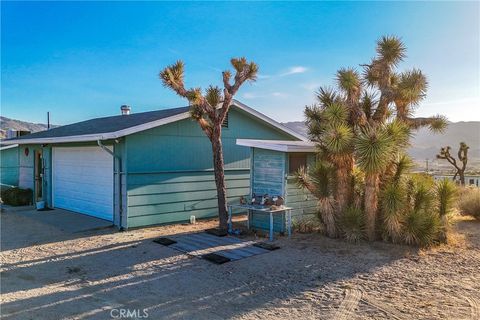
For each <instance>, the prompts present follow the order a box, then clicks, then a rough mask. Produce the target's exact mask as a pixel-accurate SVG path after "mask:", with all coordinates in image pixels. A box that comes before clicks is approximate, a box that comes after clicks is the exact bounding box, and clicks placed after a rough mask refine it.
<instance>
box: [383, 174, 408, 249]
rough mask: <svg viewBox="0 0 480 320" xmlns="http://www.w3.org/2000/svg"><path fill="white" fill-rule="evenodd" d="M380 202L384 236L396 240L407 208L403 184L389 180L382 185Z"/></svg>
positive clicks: (398, 237)
mask: <svg viewBox="0 0 480 320" xmlns="http://www.w3.org/2000/svg"><path fill="white" fill-rule="evenodd" d="M380 203H381V205H380V206H381V209H382V222H383V231H384V238H386V239H391V240H392V242H398V241H399V239H400V235H401V231H402V222H403V213H404V212H405V210H408V207H407V205H406V204H407V203H406V190H405V186H404V184H401V183H400V182H391V183H389V184H387V185H386V186H384V188H383V190H382V192H381V195H380Z"/></svg>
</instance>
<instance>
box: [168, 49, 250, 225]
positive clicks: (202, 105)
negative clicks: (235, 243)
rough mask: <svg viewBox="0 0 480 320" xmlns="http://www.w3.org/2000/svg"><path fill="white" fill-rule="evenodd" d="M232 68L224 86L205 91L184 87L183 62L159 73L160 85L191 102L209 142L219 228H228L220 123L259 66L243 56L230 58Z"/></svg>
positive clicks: (193, 112) (226, 74) (193, 116)
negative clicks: (242, 87) (243, 85)
mask: <svg viewBox="0 0 480 320" xmlns="http://www.w3.org/2000/svg"><path fill="white" fill-rule="evenodd" d="M230 62H231V64H232V66H233V68H234V69H235V75H234V77H233V83H232V73H231V72H230V71H224V72H222V80H223V89H221V88H220V87H218V86H209V87H208V88H207V89H206V90H205V92H202V90H201V89H200V88H190V89H186V88H185V83H184V63H183V62H182V61H177V62H176V63H174V64H172V65H170V66H167V67H166V68H165V69H163V70H162V71H161V72H160V75H159V76H160V79H161V80H162V82H163V85H164V86H166V87H167V88H170V89H172V90H173V91H174V92H175V93H176V94H178V95H179V96H180V97H183V98H186V99H187V100H188V102H189V104H190V115H191V117H192V118H193V119H194V120H195V121H197V123H198V124H199V125H200V128H202V130H203V132H204V133H205V135H206V136H207V137H208V139H209V140H210V142H211V144H212V152H213V170H214V174H215V184H216V187H217V197H218V217H219V227H220V229H221V230H227V224H228V214H227V190H226V186H225V172H224V160H223V147H222V123H223V122H224V121H225V117H226V116H227V113H228V110H229V109H230V105H231V103H232V100H233V97H234V96H235V94H236V93H237V91H238V90H239V89H240V87H241V86H242V84H243V83H244V82H245V81H255V80H256V78H257V72H258V66H257V65H256V64H255V63H254V62H248V61H247V59H245V58H232V59H231V61H230Z"/></svg>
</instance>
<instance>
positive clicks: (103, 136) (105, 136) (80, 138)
mask: <svg viewBox="0 0 480 320" xmlns="http://www.w3.org/2000/svg"><path fill="white" fill-rule="evenodd" d="M232 106H234V107H237V108H239V109H240V110H243V111H245V112H246V113H248V114H250V115H252V116H254V117H257V118H259V119H260V120H262V121H264V122H267V123H268V124H270V125H271V126H273V127H275V128H277V129H279V130H281V131H283V132H285V133H287V134H288V135H290V136H292V137H294V138H297V139H299V140H301V141H308V138H306V137H304V136H303V135H301V134H299V133H298V132H296V131H293V130H291V129H289V128H287V127H286V126H284V125H282V124H281V123H279V122H277V121H275V120H273V119H271V118H269V117H267V116H266V115H264V114H262V113H260V112H258V111H256V110H254V109H252V108H250V107H248V106H247V105H245V104H243V103H241V102H239V101H237V100H233V102H232ZM189 117H190V112H188V111H187V112H184V113H180V114H177V115H174V116H171V117H167V118H163V119H159V120H155V121H151V122H146V123H143V124H140V125H137V126H134V127H130V128H126V129H122V130H118V131H114V132H106V133H98V134H85V135H76V136H65V137H51V138H32V139H11V140H4V141H2V143H3V144H13V143H15V144H44V143H65V142H87V141H97V140H110V139H117V138H120V137H124V136H127V135H130V134H133V133H137V132H140V131H144V130H148V129H152V128H155V127H159V126H163V125H165V124H169V123H172V122H176V121H180V120H184V119H188V118H189Z"/></svg>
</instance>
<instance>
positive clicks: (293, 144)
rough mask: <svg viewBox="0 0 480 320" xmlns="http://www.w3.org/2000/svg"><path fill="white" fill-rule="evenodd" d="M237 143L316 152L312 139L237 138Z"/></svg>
mask: <svg viewBox="0 0 480 320" xmlns="http://www.w3.org/2000/svg"><path fill="white" fill-rule="evenodd" d="M237 145H239V146H245V147H251V148H260V149H266V150H274V151H280V152H309V153H310V152H316V147H315V143H314V142H312V141H284V140H254V139H237Z"/></svg>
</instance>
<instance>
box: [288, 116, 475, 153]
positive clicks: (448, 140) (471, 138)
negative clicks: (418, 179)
mask: <svg viewBox="0 0 480 320" xmlns="http://www.w3.org/2000/svg"><path fill="white" fill-rule="evenodd" d="M284 125H286V126H287V127H289V128H290V129H292V130H295V131H297V132H299V133H301V134H303V135H306V134H307V128H306V126H305V123H304V122H302V121H295V122H286V123H284ZM460 141H464V142H465V143H466V144H467V145H469V146H470V150H469V159H470V160H480V121H468V122H463V121H462V122H451V123H449V125H448V128H447V130H446V131H445V132H444V133H443V134H434V133H432V132H430V130H428V129H427V128H423V129H420V130H419V131H418V132H416V133H415V135H414V137H413V139H412V141H411V142H412V146H411V147H410V148H409V150H408V153H409V154H410V156H411V157H412V158H414V159H415V160H418V161H424V160H425V159H427V158H428V159H430V160H432V159H435V156H436V154H437V153H438V151H439V150H440V148H441V147H444V146H451V147H452V149H453V150H455V153H456V151H457V148H458V144H459V143H460Z"/></svg>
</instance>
